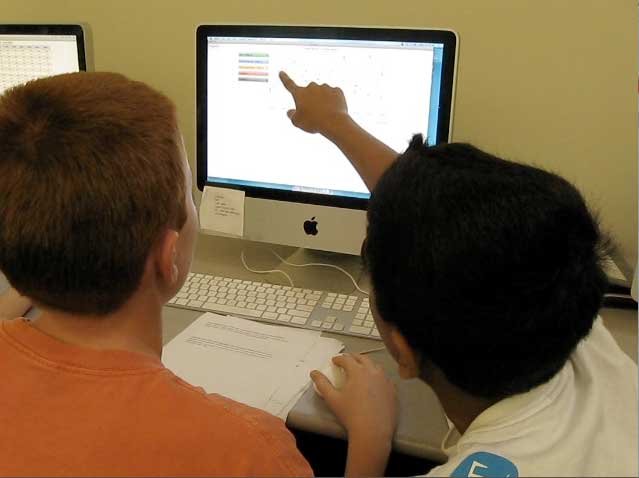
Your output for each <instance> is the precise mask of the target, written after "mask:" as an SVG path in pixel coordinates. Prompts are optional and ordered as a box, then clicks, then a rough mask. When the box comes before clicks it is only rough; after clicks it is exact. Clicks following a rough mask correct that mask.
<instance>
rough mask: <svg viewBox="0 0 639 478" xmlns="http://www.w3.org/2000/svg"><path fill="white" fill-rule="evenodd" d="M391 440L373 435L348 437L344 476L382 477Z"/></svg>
mask: <svg viewBox="0 0 639 478" xmlns="http://www.w3.org/2000/svg"><path fill="white" fill-rule="evenodd" d="M390 452H391V440H390V439H383V438H380V437H379V436H376V435H375V434H374V433H368V434H362V435H355V436H350V435H349V438H348V457H347V460H346V470H345V475H346V476H348V477H361V476H384V471H385V470H386V465H387V464H388V457H389V456H390Z"/></svg>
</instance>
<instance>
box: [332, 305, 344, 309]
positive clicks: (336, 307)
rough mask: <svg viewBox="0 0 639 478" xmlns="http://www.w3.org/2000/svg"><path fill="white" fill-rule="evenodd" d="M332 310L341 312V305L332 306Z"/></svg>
mask: <svg viewBox="0 0 639 478" xmlns="http://www.w3.org/2000/svg"><path fill="white" fill-rule="evenodd" d="M333 310H342V304H333Z"/></svg>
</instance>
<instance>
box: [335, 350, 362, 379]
mask: <svg viewBox="0 0 639 478" xmlns="http://www.w3.org/2000/svg"><path fill="white" fill-rule="evenodd" d="M333 363H334V364H335V365H337V366H338V367H342V368H343V369H344V371H345V372H346V375H349V373H350V372H351V371H352V370H353V369H354V368H355V367H357V360H355V357H353V356H352V355H351V354H348V353H345V354H342V355H336V356H335V357H333Z"/></svg>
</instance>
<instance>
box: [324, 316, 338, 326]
mask: <svg viewBox="0 0 639 478" xmlns="http://www.w3.org/2000/svg"><path fill="white" fill-rule="evenodd" d="M336 320H337V317H335V316H334V315H329V316H328V317H326V318H325V319H324V322H328V323H329V324H332V323H334V322H335V321H336Z"/></svg>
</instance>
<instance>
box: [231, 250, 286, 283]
mask: <svg viewBox="0 0 639 478" xmlns="http://www.w3.org/2000/svg"><path fill="white" fill-rule="evenodd" d="M240 259H241V260H242V265H243V266H244V268H245V269H246V270H247V271H249V272H254V273H255V274H270V273H271V272H279V273H280V274H284V275H285V276H286V278H287V279H288V283H289V284H291V287H295V285H294V284H293V279H291V276H289V275H288V274H287V273H286V272H284V271H281V270H279V269H271V270H267V271H258V270H256V269H251V268H250V267H249V266H247V265H246V260H245V259H244V251H242V252H241V253H240Z"/></svg>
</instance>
